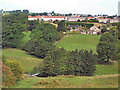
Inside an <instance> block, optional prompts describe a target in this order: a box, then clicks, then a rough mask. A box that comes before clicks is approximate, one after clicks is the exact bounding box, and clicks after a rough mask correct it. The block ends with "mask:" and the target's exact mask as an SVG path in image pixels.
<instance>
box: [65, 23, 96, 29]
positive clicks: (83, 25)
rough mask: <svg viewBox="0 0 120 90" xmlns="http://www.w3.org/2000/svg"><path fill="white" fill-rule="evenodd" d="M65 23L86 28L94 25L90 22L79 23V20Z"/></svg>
mask: <svg viewBox="0 0 120 90" xmlns="http://www.w3.org/2000/svg"><path fill="white" fill-rule="evenodd" d="M66 25H67V26H68V25H79V26H80V25H81V26H82V27H85V26H86V27H87V28H88V29H89V28H90V27H92V26H94V24H91V23H81V22H66Z"/></svg>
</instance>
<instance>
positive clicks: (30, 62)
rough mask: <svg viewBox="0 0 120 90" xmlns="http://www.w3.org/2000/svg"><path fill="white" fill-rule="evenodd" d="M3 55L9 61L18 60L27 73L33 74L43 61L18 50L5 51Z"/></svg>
mask: <svg viewBox="0 0 120 90" xmlns="http://www.w3.org/2000/svg"><path fill="white" fill-rule="evenodd" d="M2 54H3V55H4V56H5V58H6V59H8V60H16V61H18V62H20V63H21V64H22V66H23V68H24V71H25V72H31V71H32V70H33V68H34V67H35V66H36V65H38V64H39V63H40V62H41V61H42V59H39V58H36V57H34V56H32V55H28V54H27V52H25V51H22V50H18V49H12V48H9V49H3V50H2Z"/></svg>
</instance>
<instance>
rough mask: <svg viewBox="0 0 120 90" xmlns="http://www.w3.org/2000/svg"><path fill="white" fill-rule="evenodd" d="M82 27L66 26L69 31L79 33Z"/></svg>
mask: <svg viewBox="0 0 120 90" xmlns="http://www.w3.org/2000/svg"><path fill="white" fill-rule="evenodd" d="M81 29H82V27H81V26H79V25H68V30H69V31H81Z"/></svg>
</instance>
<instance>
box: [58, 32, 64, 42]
mask: <svg viewBox="0 0 120 90" xmlns="http://www.w3.org/2000/svg"><path fill="white" fill-rule="evenodd" d="M57 35H58V37H59V38H58V40H61V39H62V38H63V32H62V31H60V32H58V34H57Z"/></svg>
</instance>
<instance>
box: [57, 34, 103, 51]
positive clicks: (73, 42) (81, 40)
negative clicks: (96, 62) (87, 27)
mask: <svg viewBox="0 0 120 90" xmlns="http://www.w3.org/2000/svg"><path fill="white" fill-rule="evenodd" d="M100 37H101V35H69V36H65V37H64V38H63V39H61V40H60V41H58V42H56V43H55V45H56V46H57V47H60V48H64V49H66V50H75V49H87V50H93V52H96V46H97V44H98V43H99V39H100Z"/></svg>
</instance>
